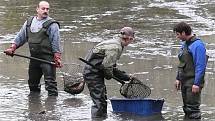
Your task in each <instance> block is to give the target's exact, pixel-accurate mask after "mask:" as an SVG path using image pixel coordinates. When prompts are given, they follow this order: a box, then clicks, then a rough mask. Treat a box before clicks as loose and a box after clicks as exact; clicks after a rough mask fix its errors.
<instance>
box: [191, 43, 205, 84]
mask: <svg viewBox="0 0 215 121" xmlns="http://www.w3.org/2000/svg"><path fill="white" fill-rule="evenodd" d="M191 52H192V54H193V61H194V66H195V80H194V85H198V86H199V85H200V83H201V81H202V78H203V77H204V74H205V69H206V49H205V46H204V44H203V43H199V44H198V45H195V46H193V48H191Z"/></svg>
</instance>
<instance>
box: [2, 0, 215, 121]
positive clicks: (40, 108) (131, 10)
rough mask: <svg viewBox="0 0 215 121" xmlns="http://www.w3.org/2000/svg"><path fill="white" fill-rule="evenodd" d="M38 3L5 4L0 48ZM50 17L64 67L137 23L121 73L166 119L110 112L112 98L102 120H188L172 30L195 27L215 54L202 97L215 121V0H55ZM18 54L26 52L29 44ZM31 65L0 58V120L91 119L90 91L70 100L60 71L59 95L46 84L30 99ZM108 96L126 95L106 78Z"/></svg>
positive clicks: (205, 115) (12, 0) (9, 0)
mask: <svg viewBox="0 0 215 121" xmlns="http://www.w3.org/2000/svg"><path fill="white" fill-rule="evenodd" d="M37 2H38V1H37V0H31V1H28V0H19V1H16V0H2V1H0V20H1V21H0V26H1V27H0V51H3V50H4V49H5V48H7V47H8V46H9V44H8V43H10V42H11V40H12V39H14V37H15V35H16V33H17V32H18V31H19V29H20V27H21V25H22V24H23V23H24V21H25V19H26V18H27V17H28V16H30V15H34V14H35V5H36V4H37ZM49 2H50V4H51V11H50V14H51V15H50V16H51V17H53V18H56V19H57V20H58V21H59V22H60V23H61V41H62V45H63V46H62V47H63V50H64V51H63V58H64V59H63V60H64V62H65V63H77V64H83V63H81V62H80V61H78V59H77V58H78V57H83V56H85V53H86V52H87V50H88V49H90V48H91V47H93V46H94V45H95V44H97V43H98V42H100V41H104V40H107V39H110V38H117V32H118V31H119V29H120V28H121V27H122V26H125V25H128V26H132V27H133V28H134V29H135V32H136V41H135V42H134V43H133V44H131V45H130V46H129V47H127V49H126V50H125V51H124V53H123V55H122V57H121V60H120V61H119V62H118V65H119V68H120V69H122V70H125V71H127V72H128V73H131V74H134V75H135V76H136V77H138V78H140V79H141V80H142V81H143V82H144V83H146V84H147V85H149V86H150V88H151V89H152V94H151V95H150V98H155V99H160V98H163V99H165V103H164V106H163V110H162V114H161V115H156V116H151V117H143V116H137V115H130V114H116V113H113V112H112V107H111V104H110V101H109V100H108V118H107V119H105V120H108V121H109V120H113V121H120V120H129V121H132V120H183V115H184V114H183V111H182V107H181V106H182V99H181V94H180V92H176V91H175V89H174V86H173V84H174V81H175V76H176V66H177V58H176V57H177V51H178V48H179V44H180V42H179V41H177V40H176V39H175V37H174V35H173V33H172V27H173V25H174V24H176V23H177V22H179V21H186V22H188V23H190V24H191V25H192V26H193V29H194V33H196V34H197V35H199V36H200V37H201V38H202V39H203V40H204V41H205V43H206V47H207V53H208V55H209V56H210V59H209V63H208V66H207V72H206V76H205V78H206V84H205V88H204V90H203V95H202V105H201V109H202V120H214V119H215V117H214V114H215V104H214V97H215V96H214V95H215V90H214V86H215V79H214V71H215V69H214V64H215V51H214V48H215V42H214V36H215V35H214V34H213V31H214V16H215V15H214V13H215V9H214V5H215V2H213V1H198V0H187V1H171V0H148V1H140V0H135V1H134V0H126V1H124V0H117V1H115V0H108V1H99V0H94V1H91V0H84V1H81V0H60V1H59V0H50V1H49ZM17 53H20V54H24V55H29V53H28V48H27V46H23V47H22V48H20V49H18V50H17ZM28 62H29V60H27V59H23V58H19V57H13V58H11V57H7V56H5V55H4V54H2V53H1V54H0V86H1V88H0V105H1V106H0V120H2V121H3V120H5V121H6V120H14V121H16V120H23V121H24V120H61V121H64V120H72V121H73V120H74V121H79V120H83V121H87V120H91V118H90V106H91V104H92V102H91V99H90V96H89V92H88V90H87V87H86V88H85V90H84V92H83V93H82V94H79V95H76V96H73V95H70V94H68V93H66V92H64V91H63V90H62V88H63V81H62V78H61V75H60V71H61V70H58V79H57V81H58V89H59V96H58V97H57V98H50V97H47V92H46V91H45V89H44V88H45V87H44V81H43V80H41V84H42V93H41V94H40V95H35V96H28V94H29V90H28V85H27V79H28V76H27V70H28ZM106 85H107V90H108V98H111V97H121V96H120V94H119V87H120V85H119V84H118V83H117V82H116V81H114V80H109V81H106Z"/></svg>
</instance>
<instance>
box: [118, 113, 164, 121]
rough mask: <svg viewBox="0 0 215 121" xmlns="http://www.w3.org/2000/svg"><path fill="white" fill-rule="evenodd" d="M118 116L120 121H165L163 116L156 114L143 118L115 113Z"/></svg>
mask: <svg viewBox="0 0 215 121" xmlns="http://www.w3.org/2000/svg"><path fill="white" fill-rule="evenodd" d="M114 115H116V117H117V119H118V121H130V120H133V121H162V120H164V118H163V116H162V114H156V115H153V116H141V115H134V114H130V113H114Z"/></svg>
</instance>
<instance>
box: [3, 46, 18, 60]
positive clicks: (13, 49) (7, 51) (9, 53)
mask: <svg viewBox="0 0 215 121" xmlns="http://www.w3.org/2000/svg"><path fill="white" fill-rule="evenodd" d="M16 48H17V45H16V44H14V43H13V44H11V46H10V47H9V48H8V49H6V50H5V51H4V53H5V54H6V55H9V56H12V57H13V54H14V52H15V50H16Z"/></svg>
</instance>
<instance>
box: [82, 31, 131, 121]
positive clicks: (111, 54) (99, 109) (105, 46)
mask: <svg viewBox="0 0 215 121" xmlns="http://www.w3.org/2000/svg"><path fill="white" fill-rule="evenodd" d="M133 41H134V31H133V29H132V28H131V27H123V28H122V29H121V30H120V37H119V38H118V39H111V40H107V41H103V42H101V43H99V44H97V45H96V46H95V47H93V48H92V49H91V50H90V51H89V53H88V54H87V56H86V58H85V59H86V60H87V61H88V62H90V63H91V64H93V65H95V66H96V67H101V68H102V69H103V70H102V71H101V70H97V69H95V68H93V67H91V66H90V65H86V66H85V67H84V71H83V75H84V80H85V82H86V84H87V86H88V89H89V91H90V96H91V98H92V100H93V106H92V107H91V116H92V118H105V117H106V115H107V92H106V86H105V81H104V78H105V79H107V80H110V79H111V78H112V77H113V75H114V76H115V77H119V78H120V79H121V80H124V81H128V80H129V79H130V78H132V77H131V76H128V75H127V74H126V73H125V72H123V71H120V70H118V69H117V68H116V62H117V60H119V58H120V56H121V54H122V51H123V49H124V47H125V46H128V45H129V44H130V43H132V42H133Z"/></svg>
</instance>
